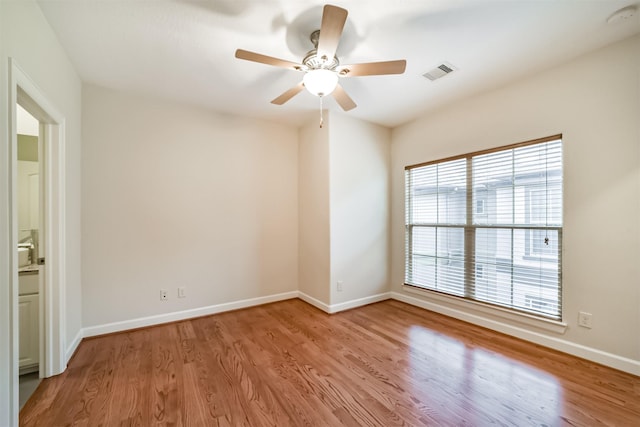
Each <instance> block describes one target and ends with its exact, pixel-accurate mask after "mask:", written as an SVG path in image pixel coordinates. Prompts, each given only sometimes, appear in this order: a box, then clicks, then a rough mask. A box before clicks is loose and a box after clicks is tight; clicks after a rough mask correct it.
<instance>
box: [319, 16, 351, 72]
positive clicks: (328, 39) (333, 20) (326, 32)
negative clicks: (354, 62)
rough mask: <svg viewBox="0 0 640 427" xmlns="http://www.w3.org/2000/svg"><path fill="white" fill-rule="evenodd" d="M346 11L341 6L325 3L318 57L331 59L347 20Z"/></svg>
mask: <svg viewBox="0 0 640 427" xmlns="http://www.w3.org/2000/svg"><path fill="white" fill-rule="evenodd" d="M347 14H348V12H347V11H346V9H342V8H341V7H337V6H332V5H330V4H328V5H325V7H324V9H323V10H322V24H320V38H319V39H318V58H321V59H322V58H326V59H327V60H329V61H331V60H333V57H334V56H335V54H336V49H337V48H338V43H340V36H341V35H342V30H343V29H344V24H345V22H346V21H347Z"/></svg>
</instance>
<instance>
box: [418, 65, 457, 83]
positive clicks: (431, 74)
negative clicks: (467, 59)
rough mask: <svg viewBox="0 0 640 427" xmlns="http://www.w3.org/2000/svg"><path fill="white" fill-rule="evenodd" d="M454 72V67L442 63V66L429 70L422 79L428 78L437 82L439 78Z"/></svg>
mask: <svg viewBox="0 0 640 427" xmlns="http://www.w3.org/2000/svg"><path fill="white" fill-rule="evenodd" d="M455 70H456V67H454V66H453V65H451V64H449V63H448V62H443V63H442V64H440V65H438V66H437V67H435V68H434V69H433V70H429V71H427V72H426V73H424V74H423V76H424V77H426V78H428V79H429V80H431V81H434V80H438V79H439V78H440V77H444V76H446V75H447V74H450V73H453V72H454V71H455Z"/></svg>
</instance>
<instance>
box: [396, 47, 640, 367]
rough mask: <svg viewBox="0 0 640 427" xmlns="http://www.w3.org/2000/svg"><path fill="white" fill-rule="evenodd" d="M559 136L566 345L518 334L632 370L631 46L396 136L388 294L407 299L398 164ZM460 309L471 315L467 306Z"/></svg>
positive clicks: (637, 340)
mask: <svg viewBox="0 0 640 427" xmlns="http://www.w3.org/2000/svg"><path fill="white" fill-rule="evenodd" d="M558 133H562V134H563V135H564V138H563V140H564V202H565V205H564V239H563V290H564V321H565V322H566V323H567V324H568V328H567V330H566V333H564V335H560V334H555V333H552V332H546V331H544V330H535V329H534V330H532V332H533V333H525V334H524V336H526V337H527V338H528V339H532V340H534V341H538V342H541V343H544V344H545V345H551V346H554V347H556V348H560V349H563V350H565V351H572V352H574V353H576V352H577V353H580V352H581V350H582V347H586V348H589V349H590V351H589V352H588V354H586V355H587V356H594V355H596V357H597V353H598V352H602V353H606V355H607V357H608V356H612V357H613V358H614V359H615V358H618V359H619V360H620V361H621V363H623V364H624V363H626V362H629V363H630V365H633V366H635V368H634V369H637V370H638V372H640V369H639V367H640V364H639V361H640V334H638V327H639V325H640V263H639V262H638V260H639V259H640V37H635V38H632V39H628V40H626V41H624V42H621V43H618V44H615V45H612V46H610V47H608V48H605V49H602V50H600V51H597V52H594V53H591V54H588V55H586V56H584V57H581V58H579V59H576V60H573V61H571V62H569V63H567V64H565V65H562V66H559V67H557V68H554V69H551V70H549V71H547V72H544V73H540V74H538V75H536V76H533V77H531V78H529V79H526V80H524V81H521V82H519V83H516V84H512V85H509V86H507V87H504V88H502V89H500V90H496V91H494V92H491V93H487V94H484V95H482V96H477V97H474V98H471V99H468V100H465V101H464V102H460V103H457V104H455V105H453V106H450V107H448V108H443V109H442V110H440V111H438V112H436V113H432V114H429V115H425V116H424V117H422V118H420V119H418V120H416V121H413V122H411V123H409V124H407V125H405V126H401V127H399V128H396V129H395V130H394V132H393V146H392V189H391V194H392V288H393V291H395V292H398V293H400V294H406V291H405V290H403V287H402V283H403V269H404V228H403V221H404V191H403V187H404V175H403V168H404V166H406V165H410V164H415V163H419V162H425V161H429V160H434V159H440V158H444V157H447V156H452V155H457V154H461V153H467V152H471V151H475V150H482V149H486V148H491V147H497V146H501V145H506V144H511V143H515V142H519V141H527V140H530V139H535V138H538V137H544V136H550V135H554V134H558ZM412 296H415V295H413V294H412ZM419 298H421V299H422V300H431V302H433V303H434V304H436V305H437V306H439V307H445V308H446V307H447V305H448V304H447V303H444V302H439V301H436V300H434V299H431V298H429V297H428V296H424V297H419ZM464 310H465V311H466V312H468V313H473V312H474V308H473V306H471V305H469V306H468V307H465V308H464ZM581 310H584V311H587V312H589V313H592V314H593V329H585V328H581V327H578V326H577V319H578V312H579V311H581ZM480 316H481V317H483V318H487V317H491V316H489V315H484V314H481V315H480ZM500 321H501V322H502V323H504V324H509V325H512V326H518V325H517V324H516V323H513V322H509V321H505V320H500ZM508 330H509V331H514V330H515V329H513V328H511V329H508ZM634 363H635V365H634ZM627 366H629V365H627Z"/></svg>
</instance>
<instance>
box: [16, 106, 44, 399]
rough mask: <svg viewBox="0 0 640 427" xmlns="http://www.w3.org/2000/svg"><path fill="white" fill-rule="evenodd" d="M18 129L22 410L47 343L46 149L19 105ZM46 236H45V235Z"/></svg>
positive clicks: (36, 126)
mask: <svg viewBox="0 0 640 427" xmlns="http://www.w3.org/2000/svg"><path fill="white" fill-rule="evenodd" d="M16 126H17V146H18V150H17V156H18V158H17V185H16V187H17V202H18V206H17V212H18V221H17V223H18V349H19V350H18V368H19V374H20V377H19V401H20V409H22V407H23V406H24V404H25V403H26V401H27V400H28V399H29V397H31V395H32V394H33V392H34V391H35V389H36V387H37V386H38V384H39V383H40V362H41V359H40V348H41V346H42V343H43V342H44V336H41V332H44V331H43V328H41V327H40V319H44V316H43V313H42V306H41V304H40V298H41V297H43V295H41V290H44V284H43V283H41V279H42V277H43V276H44V265H41V264H42V263H41V262H40V260H41V258H42V257H41V254H40V250H39V249H40V246H41V244H42V240H41V239H40V233H41V232H42V231H44V226H43V221H42V220H41V219H42V215H41V212H43V211H44V210H45V209H44V203H43V199H44V198H43V197H42V195H43V193H42V192H41V191H40V188H45V185H43V184H44V183H42V182H41V179H44V173H43V172H44V170H43V167H42V166H43V164H44V162H43V158H42V155H43V151H44V150H43V146H42V141H43V138H42V137H41V136H42V135H41V132H40V122H39V121H38V120H37V119H36V118H35V117H33V116H32V115H31V114H29V112H28V111H27V110H25V109H24V108H23V107H22V106H21V105H20V104H19V103H18V104H17V105H16ZM43 235H44V233H43Z"/></svg>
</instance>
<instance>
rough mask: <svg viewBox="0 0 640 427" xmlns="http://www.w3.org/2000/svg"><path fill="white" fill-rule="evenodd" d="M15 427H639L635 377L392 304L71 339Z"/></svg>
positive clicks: (302, 306)
mask: <svg viewBox="0 0 640 427" xmlns="http://www.w3.org/2000/svg"><path fill="white" fill-rule="evenodd" d="M20 424H21V425H23V426H66V425H79V426H116V425H124V426H150V425H170V426H303V425H309V426H338V425H347V426H362V425H367V426H394V425H410V426H419V425H434V426H435V425H438V426H439V425H444V426H463V425H465V426H484V425H490V424H491V425H508V426H534V425H535V426H564V425H571V426H596V425H616V426H640V377H635V376H632V375H629V374H625V373H622V372H619V371H615V370H613V369H609V368H606V367H603V366H600V365H596V364H593V363H590V362H587V361H584V360H581V359H577V358H574V357H571V356H567V355H565V354H561V353H558V352H555V351H552V350H549V349H546V348H543V347H539V346H536V345H533V344H530V343H527V342H524V341H520V340H517V339H514V338H510V337H508V336H505V335H501V334H497V333H494V332H491V331H488V330H486V329H483V328H480V327H476V326H473V325H470V324H467V323H464V322H460V321H457V320H453V319H450V318H447V317H444V316H441V315H438V314H435V313H432V312H429V311H425V310H422V309H419V308H416V307H412V306H410V305H406V304H404V303H401V302H398V301H391V300H390V301H385V302H381V303H377V304H372V305H369V306H366V307H361V308H357V309H354V310H351V311H347V312H343V313H338V314H334V315H327V314H325V313H323V312H321V311H319V310H317V309H316V308H314V307H312V306H310V305H308V304H306V303H304V302H302V301H300V300H297V299H294V300H289V301H284V302H278V303H274V304H269V305H264V306H260V307H254V308H249V309H246V310H240V311H235V312H229V313H223V314H218V315H214V316H209V317H202V318H198V319H193V320H189V321H183V322H178V323H173V324H168V325H162V326H157V327H153V328H147V329H141V330H136V331H132V332H125V333H120V334H114V335H108V336H103V337H97V338H92V339H86V340H84V341H83V342H82V343H81V344H80V346H79V348H78V351H77V352H76V355H75V356H74V357H73V359H72V360H71V362H70V363H69V367H68V369H67V370H66V371H65V373H63V374H62V375H59V376H57V377H54V378H50V379H46V380H44V381H43V382H42V383H41V385H40V386H39V387H38V389H37V390H36V392H35V394H34V395H33V397H32V398H31V399H30V400H29V402H27V404H26V405H25V407H24V408H23V410H22V411H21V412H20Z"/></svg>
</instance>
